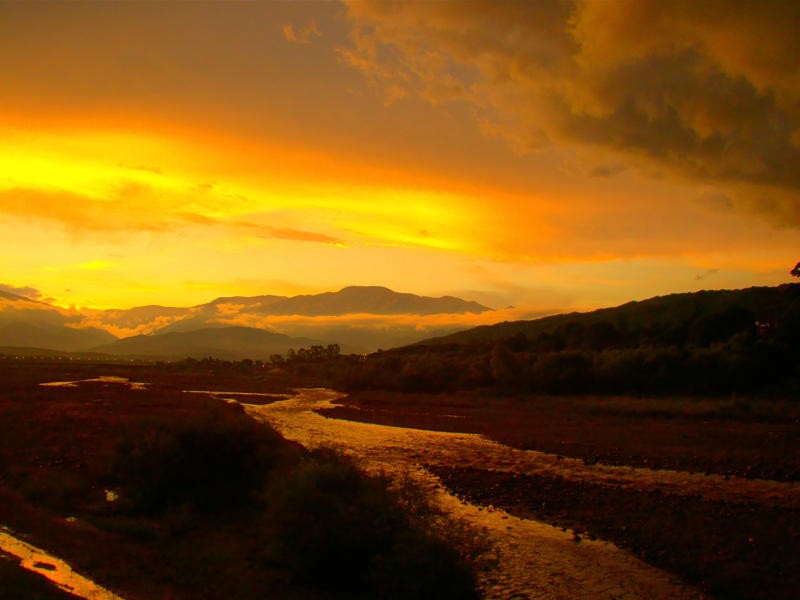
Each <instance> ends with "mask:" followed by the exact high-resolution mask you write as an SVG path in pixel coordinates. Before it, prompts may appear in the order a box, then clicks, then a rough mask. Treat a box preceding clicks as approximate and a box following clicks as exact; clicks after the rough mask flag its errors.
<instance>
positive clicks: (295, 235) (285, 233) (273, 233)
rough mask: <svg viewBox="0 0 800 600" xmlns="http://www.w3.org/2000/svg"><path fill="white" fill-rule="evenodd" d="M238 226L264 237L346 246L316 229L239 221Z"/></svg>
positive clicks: (337, 239) (341, 241) (339, 240)
mask: <svg viewBox="0 0 800 600" xmlns="http://www.w3.org/2000/svg"><path fill="white" fill-rule="evenodd" d="M236 225H237V226H238V227H241V228H244V229H247V230H249V231H250V232H251V233H253V234H254V235H256V236H257V237H262V238H275V239H279V240H293V241H296V242H319V243H321V244H327V245H330V246H345V245H346V244H345V242H344V241H343V240H342V239H340V238H336V237H333V236H330V235H327V234H324V233H318V232H315V231H304V230H301V229H291V228H284V227H271V226H268V225H259V224H257V223H247V222H238V223H236Z"/></svg>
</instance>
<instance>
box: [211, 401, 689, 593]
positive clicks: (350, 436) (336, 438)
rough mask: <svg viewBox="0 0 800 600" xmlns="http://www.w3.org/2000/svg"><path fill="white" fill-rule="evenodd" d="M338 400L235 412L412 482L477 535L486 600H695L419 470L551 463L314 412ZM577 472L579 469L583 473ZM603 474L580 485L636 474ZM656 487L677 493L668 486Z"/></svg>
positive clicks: (655, 573) (479, 440) (621, 556)
mask: <svg viewBox="0 0 800 600" xmlns="http://www.w3.org/2000/svg"><path fill="white" fill-rule="evenodd" d="M220 396H221V397H224V394H220ZM340 397H341V394H339V393H337V392H334V391H331V390H326V389H303V390H298V394H297V395H296V396H294V397H292V398H289V399H286V400H281V401H277V402H273V403H271V404H265V405H259V406H256V405H247V404H245V405H244V406H245V410H246V411H247V413H248V414H250V415H251V416H252V417H253V418H255V419H257V420H259V421H262V422H266V423H269V424H270V425H272V426H273V427H274V428H275V429H277V430H278V431H279V432H280V433H281V434H282V435H283V436H284V437H286V438H288V439H290V440H294V441H297V442H299V443H301V444H303V445H304V446H306V447H307V448H318V447H323V446H326V447H333V448H335V449H336V450H338V451H341V452H344V453H346V454H348V455H351V456H353V457H355V458H356V459H357V461H358V462H359V463H360V464H362V465H363V466H364V467H365V468H366V469H367V470H371V471H376V472H377V471H383V472H385V473H388V474H390V475H405V474H409V475H411V476H412V477H413V478H414V479H415V480H416V481H417V482H418V483H419V485H421V486H424V487H425V488H426V489H428V490H429V491H430V492H431V493H432V494H433V495H434V497H435V499H436V501H437V502H438V503H439V504H440V505H441V506H442V507H443V508H444V509H445V510H446V511H447V512H448V513H449V514H452V515H453V516H454V517H457V518H460V519H463V520H465V521H467V522H468V523H470V524H472V525H473V526H474V527H476V528H478V529H479V530H481V531H482V532H483V535H485V536H486V538H487V539H488V540H489V541H490V543H491V544H492V546H493V548H494V550H493V551H494V553H495V554H496V555H497V558H498V567H497V568H496V569H495V570H493V571H492V572H489V573H484V574H482V576H481V581H480V585H481V589H482V592H483V595H484V596H485V597H486V598H503V599H511V598H515V599H524V598H531V599H533V598H541V599H556V598H572V599H589V598H592V599H596V598H642V599H647V600H653V599H658V598H669V599H680V598H700V597H702V596H701V594H700V593H699V592H698V591H697V590H695V589H693V588H690V587H689V586H686V585H684V584H682V583H681V582H679V581H678V580H677V579H676V578H675V577H673V576H671V575H669V574H667V573H665V572H663V571H661V570H659V569H656V568H655V567H653V566H650V565H648V564H646V563H644V562H642V561H640V560H639V559H637V558H635V557H634V556H632V555H631V554H629V553H628V552H625V551H623V550H621V549H620V548H618V547H616V546H614V545H613V544H610V543H608V542H604V541H599V540H595V541H592V540H586V539H584V540H583V541H581V542H580V543H576V542H575V541H574V536H573V534H572V533H571V532H565V531H562V530H561V529H558V528H555V527H552V526H550V525H547V524H544V523H539V522H536V521H532V520H528V519H520V518H517V517H514V516H512V515H509V514H507V513H505V512H504V511H502V510H499V509H495V508H488V509H486V508H481V507H478V506H475V505H472V504H469V503H466V502H463V501H461V500H459V499H458V498H456V497H455V496H453V495H452V494H450V493H448V492H447V490H445V489H444V488H443V487H442V486H441V485H440V484H439V482H438V480H437V479H436V478H435V477H434V476H433V475H431V474H430V473H428V472H427V471H426V470H425V469H424V468H423V467H422V466H421V465H422V464H425V463H427V464H440V465H446V466H469V465H471V466H480V467H481V468H500V469H502V470H516V471H520V472H533V471H535V470H536V469H545V468H553V469H556V470H557V471H558V470H559V469H560V470H562V471H564V472H567V471H569V465H568V464H566V466H565V465H564V464H562V465H557V464H555V463H556V461H555V460H554V458H551V457H550V455H544V454H542V453H536V452H528V451H521V450H515V449H513V448H509V447H507V446H503V445H502V444H497V443H495V442H492V441H490V440H487V439H485V438H483V437H481V436H479V435H475V434H460V433H447V432H438V431H425V430H419V429H408V428H403V427H390V426H385V425H375V424H369V423H359V422H354V421H345V420H342V419H335V418H328V417H323V416H322V415H320V414H318V413H316V412H314V411H315V410H317V409H321V408H328V407H330V406H332V405H333V402H335V400H336V399H337V398H340ZM559 462H560V461H559ZM576 462H577V461H576ZM581 466H582V467H584V468H586V466H585V465H583V464H582V463H581ZM575 467H576V468H577V465H575ZM611 469H612V471H611V472H606V471H605V470H603V469H600V468H596V469H594V471H592V470H591V469H589V471H588V472H587V473H588V475H587V473H584V475H586V476H589V477H592V476H595V477H607V478H610V477H616V478H617V479H619V478H620V477H623V476H628V475H631V476H632V477H634V479H635V478H636V477H637V476H639V477H641V473H638V472H639V471H642V470H641V469H629V468H627V467H625V468H618V469H619V472H616V471H614V470H613V468H611ZM645 471H646V470H645ZM574 476H575V477H578V476H580V473H576V474H574ZM664 483H665V484H676V482H674V481H670V480H669V478H667V480H666V481H665V482H664Z"/></svg>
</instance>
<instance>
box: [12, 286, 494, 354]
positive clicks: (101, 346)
mask: <svg viewBox="0 0 800 600" xmlns="http://www.w3.org/2000/svg"><path fill="white" fill-rule="evenodd" d="M487 311H491V309H489V308H488V307H486V306H483V305H481V304H478V303H477V302H471V301H467V300H462V299H460V298H455V297H453V296H444V297H440V298H432V297H427V296H418V295H415V294H407V293H399V292H395V291H392V290H390V289H388V288H385V287H378V286H350V287H346V288H344V289H342V290H339V291H338V292H326V293H321V294H313V295H299V296H292V297H288V296H277V295H262V296H229V297H220V298H217V299H215V300H213V301H211V302H208V303H205V304H200V305H196V306H191V307H174V306H161V305H156V304H154V305H148V306H138V307H134V308H129V309H105V310H100V309H74V308H73V309H64V308H61V307H58V306H54V305H51V304H48V303H46V302H42V301H39V300H33V299H30V298H26V297H24V296H20V295H18V294H13V293H10V292H4V291H0V346H3V347H17V348H40V349H49V350H53V351H62V352H91V353H102V354H110V355H116V356H136V357H152V358H183V357H186V356H192V357H204V356H214V357H218V358H227V359H240V358H246V357H250V358H258V357H265V358H266V357H267V356H269V355H270V354H275V353H285V352H287V351H288V350H289V348H295V349H297V348H301V347H307V346H310V345H313V344H323V345H327V344H331V343H336V344H339V345H340V346H341V347H342V350H343V351H345V352H370V351H374V350H376V349H378V348H389V347H393V346H398V345H403V344H409V343H413V342H416V341H419V340H421V339H424V338H426V337H430V336H431V335H442V334H447V333H452V332H453V331H456V330H458V329H463V328H464V326H459V325H458V321H459V319H458V318H456V316H459V315H460V316H468V315H479V314H481V313H486V312H487Z"/></svg>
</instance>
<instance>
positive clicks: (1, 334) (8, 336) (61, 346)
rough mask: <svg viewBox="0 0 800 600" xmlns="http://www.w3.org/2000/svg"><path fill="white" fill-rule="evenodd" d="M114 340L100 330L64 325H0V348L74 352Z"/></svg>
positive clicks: (17, 323)
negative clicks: (32, 348)
mask: <svg viewBox="0 0 800 600" xmlns="http://www.w3.org/2000/svg"><path fill="white" fill-rule="evenodd" d="M115 339H116V338H115V337H114V336H113V335H111V334H110V333H108V332H107V331H104V330H102V329H96V328H94V327H88V328H84V329H75V328H73V327H67V326H65V325H56V324H36V323H25V322H19V321H18V322H11V323H6V324H0V346H30V347H37V348H50V349H53V350H61V351H64V352H74V351H79V350H83V349H85V348H89V347H92V346H97V345H98V344H107V343H109V342H111V341H113V340H115Z"/></svg>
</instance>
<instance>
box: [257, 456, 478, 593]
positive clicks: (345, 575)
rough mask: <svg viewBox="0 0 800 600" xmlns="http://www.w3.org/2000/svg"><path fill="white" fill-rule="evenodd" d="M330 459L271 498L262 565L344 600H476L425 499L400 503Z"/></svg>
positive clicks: (310, 461) (282, 481)
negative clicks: (347, 599)
mask: <svg viewBox="0 0 800 600" xmlns="http://www.w3.org/2000/svg"><path fill="white" fill-rule="evenodd" d="M387 485H388V482H387V480H386V479H385V478H380V477H367V476H365V475H364V474H363V473H361V472H360V471H359V470H358V469H357V468H355V466H353V465H352V464H350V463H348V462H346V461H344V460H343V459H341V458H339V457H335V456H334V455H332V454H330V453H327V452H316V453H313V454H311V455H310V456H309V457H308V458H307V459H306V460H304V461H303V463H302V464H301V465H299V467H298V468H297V469H295V470H294V471H292V472H291V473H287V474H286V475H285V477H283V478H275V479H274V480H273V481H272V484H271V485H270V486H269V488H268V490H267V494H268V497H267V499H266V503H267V510H266V513H265V516H264V519H263V522H262V527H264V528H265V529H266V530H267V531H268V535H267V536H266V538H267V539H269V540H270V544H269V545H268V547H265V548H264V549H263V552H262V553H261V556H260V560H261V561H263V562H264V563H266V564H265V565H264V566H267V567H268V568H271V569H278V570H280V571H283V572H285V573H288V574H290V576H291V577H292V578H293V579H294V581H295V582H297V583H299V584H301V585H303V586H307V587H309V588H312V589H317V590H325V591H327V592H333V593H334V594H340V595H342V596H343V597H369V598H434V597H437V598H474V597H477V596H476V592H475V588H476V584H475V579H474V574H473V573H472V572H471V571H470V569H469V567H468V565H467V564H466V563H465V562H464V561H463V560H462V558H461V557H460V556H459V554H458V552H457V551H456V550H455V549H454V548H453V547H452V546H451V544H450V543H448V541H447V540H445V539H444V538H443V536H442V535H441V534H438V533H437V532H436V529H437V528H436V527H435V519H436V515H437V513H436V511H435V510H434V509H433V508H432V507H431V506H430V505H429V504H427V503H426V502H425V501H424V499H422V497H419V498H418V499H416V500H414V499H412V496H411V495H410V494H405V495H404V496H402V497H401V496H398V495H397V494H393V493H390V492H389V491H388V490H387Z"/></svg>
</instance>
